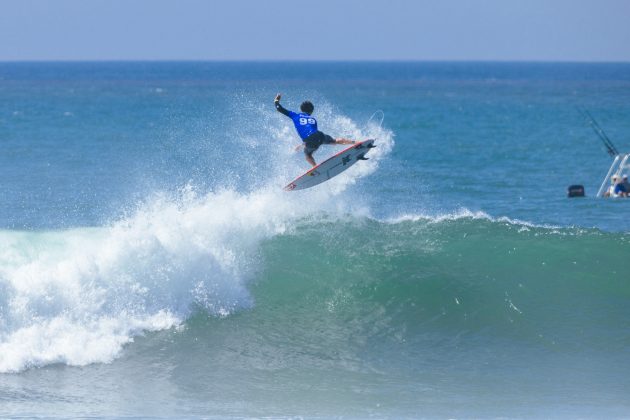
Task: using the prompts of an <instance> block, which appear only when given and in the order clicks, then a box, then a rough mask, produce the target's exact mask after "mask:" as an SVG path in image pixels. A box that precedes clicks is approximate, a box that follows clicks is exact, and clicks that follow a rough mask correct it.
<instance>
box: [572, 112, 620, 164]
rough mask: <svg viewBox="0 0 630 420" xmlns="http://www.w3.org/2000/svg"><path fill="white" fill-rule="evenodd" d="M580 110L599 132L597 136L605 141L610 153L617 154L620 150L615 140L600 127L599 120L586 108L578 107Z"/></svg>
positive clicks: (611, 154)
mask: <svg viewBox="0 0 630 420" xmlns="http://www.w3.org/2000/svg"><path fill="white" fill-rule="evenodd" d="M578 112H580V114H582V116H583V117H584V118H586V119H587V120H588V122H589V124H590V126H591V128H592V129H593V131H594V132H595V134H597V137H599V138H600V139H601V141H602V142H603V143H604V146H605V147H606V151H607V152H608V154H609V155H610V156H612V157H615V156H617V155H618V154H619V151H618V150H617V148H616V147H615V145H614V144H613V142H612V141H611V140H610V139H609V138H608V136H607V135H606V132H605V131H604V129H603V128H601V127H600V125H599V124H598V123H597V121H595V118H593V116H592V115H591V114H590V113H589V112H588V111H587V110H586V109H580V108H578Z"/></svg>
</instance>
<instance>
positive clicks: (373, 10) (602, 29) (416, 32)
mask: <svg viewBox="0 0 630 420" xmlns="http://www.w3.org/2000/svg"><path fill="white" fill-rule="evenodd" d="M146 59H151V60H180V59H187V60H283V59H295V60H308V59H313V60H322V59H324V60H361V59H368V60H390V59H398V60H544V61H558V60H559V61H630V0H469V1H466V0H417V1H414V0H364V1H360V0H313V1H310V2H308V1H290V0H282V1H271V0H241V1H239V0H218V1H212V0H206V1H202V0H172V1H165V0H55V1H53V0H0V60H146Z"/></svg>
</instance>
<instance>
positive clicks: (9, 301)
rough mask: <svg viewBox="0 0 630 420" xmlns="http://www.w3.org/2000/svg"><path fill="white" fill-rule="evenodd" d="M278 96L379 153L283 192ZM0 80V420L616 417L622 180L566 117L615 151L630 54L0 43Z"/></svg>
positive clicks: (627, 223)
mask: <svg viewBox="0 0 630 420" xmlns="http://www.w3.org/2000/svg"><path fill="white" fill-rule="evenodd" d="M277 92H282V93H283V94H284V99H283V103H284V105H285V106H286V107H287V108H289V109H296V108H297V107H298V105H299V103H300V102H301V101H302V100H304V99H307V98H308V99H310V100H312V101H313V102H314V103H315V106H316V110H315V115H316V116H317V117H318V121H319V126H320V129H322V130H323V131H325V132H327V133H329V134H331V135H333V136H344V137H351V138H357V139H363V138H376V141H377V144H378V148H377V149H375V150H374V151H372V152H370V156H371V159H370V160H369V161H366V162H361V163H360V164H358V165H355V166H354V167H353V168H351V169H350V170H349V171H347V172H346V173H345V174H343V175H341V176H339V177H337V178H336V179H334V180H332V181H330V182H328V183H326V184H324V185H321V186H319V187H316V188H314V189H310V190H305V191H300V192H291V193H286V192H284V191H282V186H284V185H285V184H286V182H287V181H288V180H290V179H292V178H294V177H295V176H296V175H298V174H299V173H301V172H303V171H304V170H305V169H306V167H307V166H306V165H307V164H306V162H305V161H304V158H303V156H301V155H300V154H299V153H298V154H296V153H294V152H293V151H292V149H293V147H294V146H295V145H296V144H297V141H298V140H297V136H296V134H295V133H294V131H293V128H292V127H291V125H290V121H289V120H288V119H286V118H285V117H283V116H282V115H280V114H279V113H277V112H275V109H274V108H273V97H274V95H275V94H276V93H277ZM0 97H2V98H3V100H2V102H1V103H0V138H2V139H3V146H4V148H3V149H4V150H3V152H2V153H0V167H1V168H2V173H3V177H2V188H1V189H0V194H1V195H2V197H1V198H2V199H1V200H0V203H1V204H0V227H1V229H2V230H0V402H1V404H0V416H2V417H11V416H97V417H98V416H158V417H161V416H169V417H182V416H193V417H195V416H209V417H214V416H216V417H226V416H227V417H229V416H237V417H241V416H247V417H248V416H255V417H256V416H280V417H288V416H307V417H330V416H342V417H351V418H354V417H359V418H364V417H368V416H374V417H439V418H443V417H508V418H513V417H519V418H522V417H536V418H537V417H563V418H574V417H587V418H601V417H627V416H628V414H629V413H630V401H629V400H628V397H627V395H628V390H629V389H630V380H629V379H628V378H629V377H630V368H628V364H627V360H628V358H629V357H630V334H629V333H628V331H630V309H628V308H629V307H630V305H629V303H630V286H629V280H630V276H629V275H628V272H629V270H630V262H629V260H628V257H629V256H630V236H628V232H630V218H629V217H628V214H629V213H628V209H629V208H630V207H628V206H630V201H628V202H626V201H624V200H600V199H596V198H594V195H595V193H596V191H597V188H598V187H599V184H600V183H601V181H602V180H603V178H604V175H605V174H606V171H607V169H608V166H609V165H610V162H611V160H610V157H609V156H608V155H607V154H606V153H605V151H604V150H603V147H602V146H601V145H600V143H599V140H598V139H597V138H596V136H595V135H594V134H593V133H592V131H591V130H590V128H589V126H588V124H587V122H586V121H584V120H583V118H582V117H581V116H580V114H579V112H578V111H577V110H576V107H585V108H587V109H588V110H589V111H590V112H591V113H592V114H593V115H594V116H595V117H596V118H598V120H599V122H600V124H601V125H602V126H603V127H604V128H605V130H606V131H607V133H608V135H609V137H611V139H612V140H613V141H614V142H615V144H616V145H617V147H618V148H619V149H620V150H629V148H630V140H629V138H628V133H630V122H629V121H630V120H629V119H628V118H627V116H628V115H629V114H630V65H628V64H546V63H537V64H528V63H343V62H339V63H4V64H0ZM377 110H382V111H383V112H384V115H385V119H384V121H383V124H382V126H380V125H379V124H377V123H375V121H376V120H378V119H377V118H372V119H370V117H371V116H372V115H373V114H374V112H375V111H377ZM336 150H338V149H335V148H334V147H332V146H331V147H325V146H323V147H322V148H321V149H320V150H319V151H318V152H317V153H316V155H315V157H316V158H317V159H318V160H321V159H322V158H323V157H325V156H326V155H328V154H332V153H333V152H334V151H336ZM570 184H583V185H584V186H585V188H586V193H587V197H586V198H583V199H567V198H566V187H567V186H568V185H570Z"/></svg>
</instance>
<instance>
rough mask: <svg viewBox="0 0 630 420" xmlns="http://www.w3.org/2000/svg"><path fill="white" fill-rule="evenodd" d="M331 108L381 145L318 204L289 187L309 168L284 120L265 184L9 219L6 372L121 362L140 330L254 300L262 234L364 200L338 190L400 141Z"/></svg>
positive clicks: (3, 243)
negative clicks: (21, 222)
mask: <svg viewBox="0 0 630 420" xmlns="http://www.w3.org/2000/svg"><path fill="white" fill-rule="evenodd" d="M321 112H326V108H325V107H324V109H323V110H322V111H321ZM330 119H331V121H333V125H335V126H336V127H337V129H339V130H343V131H344V132H346V133H351V134H354V136H355V137H357V138H360V137H365V136H370V137H378V138H379V145H380V146H381V147H380V149H378V150H377V151H375V152H374V153H373V154H372V157H374V159H373V160H370V161H367V162H365V165H357V167H356V168H353V170H352V171H348V172H347V173H345V174H342V175H340V176H338V177H337V178H335V179H334V180H332V181H331V182H328V183H327V184H326V185H323V186H322V188H318V189H317V190H313V191H311V192H310V193H309V195H308V196H307V197H308V206H306V205H304V201H305V197H306V196H305V195H304V194H303V193H302V194H300V193H291V194H288V193H286V192H284V191H282V189H281V187H282V186H283V185H284V184H286V181H287V180H288V179H290V177H289V176H288V174H287V173H288V172H289V171H291V170H293V171H297V170H301V169H299V167H298V166H297V164H295V163H293V164H292V163H291V162H294V160H292V158H293V156H290V155H289V154H288V151H287V150H288V149H289V148H288V147H286V144H285V143H286V142H283V140H288V138H285V137H287V136H288V133H286V130H280V131H278V132H277V133H276V136H277V137H278V138H277V139H276V140H280V141H277V142H274V143H270V144H269V145H268V147H266V148H265V149H264V150H263V152H264V153H263V158H264V157H265V156H264V154H265V153H273V151H276V152H277V153H280V156H281V157H284V158H286V159H275V160H272V159H267V161H275V162H280V161H282V162H284V163H282V164H280V163H276V166H275V167H273V168H272V170H269V171H266V172H265V173H267V174H268V175H267V176H266V177H265V178H264V182H263V183H262V184H261V183H260V180H258V184H256V183H253V184H252V185H258V188H253V187H250V188H249V190H247V191H245V192H239V191H237V190H236V189H235V188H234V187H222V188H221V187H217V188H216V189H215V190H213V191H211V192H207V193H200V192H198V191H196V190H195V188H194V187H193V186H192V185H187V186H185V187H184V188H182V189H180V191H178V192H177V194H170V195H169V194H164V193H163V194H154V195H153V196H152V197H151V198H150V199H148V200H146V202H145V203H143V204H141V205H139V207H138V209H137V210H136V211H134V212H133V214H132V215H131V216H129V217H127V218H125V219H123V220H120V221H117V222H114V223H111V224H110V225H109V226H104V227H94V228H77V229H72V230H62V231H49V232H20V231H0V372H17V371H21V370H24V369H27V368H29V367H34V366H44V365H48V364H53V363H64V364H68V365H86V364H89V363H95V362H110V361H112V360H114V359H115V358H116V357H117V356H118V355H119V354H120V351H121V349H122V348H123V346H124V345H125V344H127V343H130V342H131V341H133V339H134V337H135V336H137V335H138V334H142V333H143V332H146V331H157V330H163V329H168V328H174V327H178V326H181V325H182V323H183V322H184V321H185V320H186V319H187V318H189V316H190V314H191V313H192V312H193V311H195V310H199V309H201V310H203V311H204V313H207V314H209V315H211V316H218V317H226V316H229V315H231V314H233V313H234V312H236V311H240V310H244V309H247V308H249V307H251V305H252V304H253V301H252V297H251V295H250V292H249V290H248V284H249V283H250V282H251V281H252V280H253V279H255V278H256V276H257V274H258V273H259V272H260V270H261V264H262V261H261V258H260V245H261V243H262V241H264V240H266V239H269V238H272V237H274V236H277V235H281V234H283V233H285V232H287V231H288V230H290V229H292V227H293V226H294V225H295V223H296V221H298V220H303V219H308V218H312V217H316V216H317V215H318V214H321V213H327V214H343V213H346V212H351V211H353V210H351V208H349V207H345V206H344V205H340V204H339V203H337V202H336V201H335V200H331V199H330V197H331V196H336V195H338V194H340V193H341V192H343V191H345V190H346V189H347V188H348V187H349V186H351V185H352V184H354V183H355V182H356V181H357V179H360V178H362V177H364V176H366V175H368V174H370V173H372V172H373V171H375V170H376V168H377V166H378V160H379V158H380V157H381V156H383V155H385V154H387V153H388V151H389V150H390V149H391V147H392V145H393V140H392V138H393V136H392V134H391V133H390V132H388V131H386V130H384V129H382V128H381V127H380V126H374V125H372V126H367V127H365V128H363V129H359V128H358V127H357V126H356V124H354V123H353V122H352V121H351V120H349V119H347V118H344V117H333V116H331V118H330ZM269 127H270V126H269V125H268V126H267V128H269ZM272 131H273V130H271V132H272ZM283 136H284V137H283ZM245 140H246V139H245ZM280 150H282V152H280ZM283 154H284V155H286V156H284V155H283ZM287 162H288V164H287ZM242 163H243V165H246V167H247V165H248V162H242ZM254 168H258V167H257V166H254ZM258 169H260V168H258ZM355 169H356V170H355ZM245 172H247V171H245ZM252 172H254V173H256V172H257V170H254V171H252Z"/></svg>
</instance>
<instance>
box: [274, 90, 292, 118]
mask: <svg viewBox="0 0 630 420" xmlns="http://www.w3.org/2000/svg"><path fill="white" fill-rule="evenodd" d="M280 98H282V95H280V94H279V93H278V94H277V95H276V98H275V99H274V100H273V104H274V105H275V106H276V110H277V111H278V112H280V113H282V114H284V115H286V116H287V117H291V112H290V111H289V110H287V109H285V108H284V107H283V106H282V105H280Z"/></svg>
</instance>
